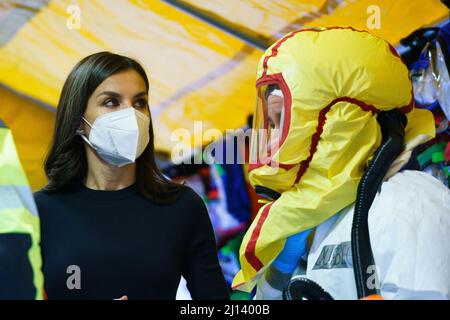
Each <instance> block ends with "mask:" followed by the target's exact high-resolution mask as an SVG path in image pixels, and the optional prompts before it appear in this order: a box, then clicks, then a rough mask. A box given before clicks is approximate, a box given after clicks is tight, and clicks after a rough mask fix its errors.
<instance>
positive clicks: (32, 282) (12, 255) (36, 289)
mask: <svg viewBox="0 0 450 320" xmlns="http://www.w3.org/2000/svg"><path fill="white" fill-rule="evenodd" d="M39 239H40V234H39V216H38V212H37V208H36V204H35V203H34V200H33V195H32V193H31V189H30V187H29V184H28V180H27V178H26V176H25V172H24V171H23V169H22V166H21V164H20V161H19V157H18V156H17V152H16V147H15V145H14V140H13V137H12V133H11V130H10V129H8V128H7V127H6V125H5V124H4V123H3V122H2V121H1V120H0V300H4V299H21V300H22V299H27V300H31V299H42V298H43V288H44V281H43V275H42V271H41V267H42V259H41V251H40V248H39Z"/></svg>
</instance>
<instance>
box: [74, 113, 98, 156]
mask: <svg viewBox="0 0 450 320" xmlns="http://www.w3.org/2000/svg"><path fill="white" fill-rule="evenodd" d="M81 118H82V119H83V121H84V122H86V124H87V125H88V126H89V127H91V129H92V125H91V124H90V123H89V121H87V120H86V118H85V117H81ZM76 132H77V135H79V136H80V137H81V138H82V139H83V140H84V141H85V142H86V143H87V144H88V145H89V146H90V147H91V148H92V149H94V150H97V148H95V147H94V145H93V144H92V143H91V141H89V139H88V138H87V137H86V135H85V134H84V130H83V129H81V128H79V129H77V131H76Z"/></svg>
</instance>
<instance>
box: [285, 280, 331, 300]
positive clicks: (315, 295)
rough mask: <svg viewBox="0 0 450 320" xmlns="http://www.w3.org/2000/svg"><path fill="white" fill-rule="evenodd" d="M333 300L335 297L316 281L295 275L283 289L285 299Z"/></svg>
mask: <svg viewBox="0 0 450 320" xmlns="http://www.w3.org/2000/svg"><path fill="white" fill-rule="evenodd" d="M303 299H306V300H333V297H332V296H331V295H330V294H329V293H328V292H326V291H325V290H324V289H323V288H322V287H321V286H319V285H318V284H317V283H315V282H314V281H312V280H310V279H307V278H303V277H294V278H292V279H291V280H290V281H289V283H288V284H287V286H286V288H285V289H284V290H283V300H303Z"/></svg>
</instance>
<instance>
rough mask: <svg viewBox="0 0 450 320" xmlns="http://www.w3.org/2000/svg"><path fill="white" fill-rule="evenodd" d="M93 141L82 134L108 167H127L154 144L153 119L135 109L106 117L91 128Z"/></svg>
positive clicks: (102, 116) (103, 116) (120, 111)
mask: <svg viewBox="0 0 450 320" xmlns="http://www.w3.org/2000/svg"><path fill="white" fill-rule="evenodd" d="M83 120H84V121H85V122H86V123H87V124H88V125H89V126H90V127H91V132H90V133H89V138H87V137H86V136H85V135H84V133H83V132H82V131H79V132H78V133H79V134H80V135H81V137H82V138H83V139H84V141H86V143H87V144H89V145H90V146H91V147H92V148H93V149H94V150H95V151H96V152H97V154H98V155H99V156H100V157H101V158H102V159H103V160H105V161H106V162H107V163H109V164H112V165H115V166H118V167H123V166H125V165H127V164H130V163H133V162H135V161H136V159H137V158H139V157H140V156H141V154H142V153H143V152H144V150H145V148H146V147H147V145H148V142H149V140H150V136H149V126H150V118H149V117H148V116H147V115H145V114H143V113H142V112H139V111H138V110H136V109H134V108H126V109H123V110H119V111H114V112H109V113H106V114H102V115H101V116H99V117H98V118H97V119H95V121H94V123H93V124H90V123H89V122H88V121H87V120H86V119H85V118H84V117H83Z"/></svg>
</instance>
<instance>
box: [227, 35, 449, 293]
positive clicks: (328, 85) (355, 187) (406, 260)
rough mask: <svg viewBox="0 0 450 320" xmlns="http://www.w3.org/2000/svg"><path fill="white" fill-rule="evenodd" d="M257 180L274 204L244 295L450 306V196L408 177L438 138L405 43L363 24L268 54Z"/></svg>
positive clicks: (254, 235)
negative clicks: (401, 48)
mask: <svg viewBox="0 0 450 320" xmlns="http://www.w3.org/2000/svg"><path fill="white" fill-rule="evenodd" d="M256 86H257V91H258V98H257V99H258V103H257V107H256V112H255V115H254V123H253V129H254V131H253V134H252V140H251V146H250V153H251V154H250V164H249V179H250V182H251V183H252V185H253V187H255V190H256V191H257V192H258V193H260V194H262V195H265V196H266V197H267V198H268V200H267V203H266V204H265V205H264V206H263V207H262V208H261V209H260V211H259V213H258V215H257V216H256V218H255V220H254V221H253V223H252V225H251V226H250V228H249V230H248V231H247V233H246V235H245V237H244V240H243V242H242V245H241V248H240V262H241V271H240V272H239V273H238V274H237V275H236V277H235V279H234V281H233V288H234V289H237V290H242V291H251V290H253V289H254V288H255V286H256V288H257V290H256V296H255V299H282V298H284V299H325V300H326V299H357V298H359V299H370V298H374V297H375V298H380V297H381V298H384V299H448V298H449V297H450V293H449V292H450V272H449V270H450V241H449V240H450V239H449V238H450V191H449V190H448V189H447V188H446V187H445V186H444V185H443V184H442V183H441V182H440V181H438V180H436V179H435V178H434V177H432V176H430V175H427V174H425V173H423V172H419V171H412V170H405V165H406V164H407V163H408V161H409V158H410V157H411V153H412V150H413V149H414V148H415V147H416V146H418V145H420V144H422V143H424V142H426V141H428V140H430V139H432V138H433V137H434V135H435V128H434V121H433V117H432V114H431V113H430V112H429V111H428V110H422V109H417V108H415V105H414V98H413V92H412V85H411V81H410V79H409V75H408V69H407V67H406V66H405V65H404V63H403V62H402V60H401V58H400V57H399V55H398V54H397V52H396V51H395V49H394V48H393V47H392V46H391V45H390V44H389V43H387V42H386V41H384V40H382V39H380V38H378V37H375V36H373V35H371V34H370V33H368V32H364V31H358V30H354V29H353V28H350V27H334V28H324V29H303V30H298V31H294V32H291V33H289V34H288V35H286V36H285V37H284V38H282V39H280V40H279V41H277V42H276V43H275V44H273V45H272V46H271V47H270V48H268V49H267V50H266V52H265V53H264V54H263V56H262V58H261V60H260V62H259V66H258V72H257V82H256Z"/></svg>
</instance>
